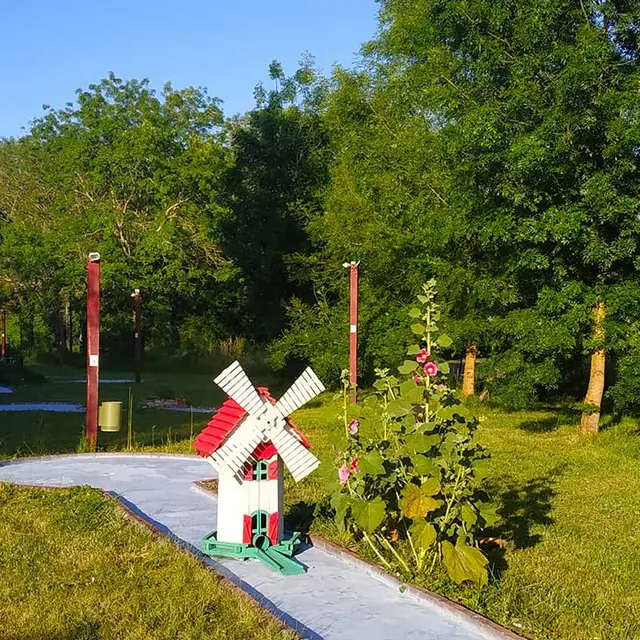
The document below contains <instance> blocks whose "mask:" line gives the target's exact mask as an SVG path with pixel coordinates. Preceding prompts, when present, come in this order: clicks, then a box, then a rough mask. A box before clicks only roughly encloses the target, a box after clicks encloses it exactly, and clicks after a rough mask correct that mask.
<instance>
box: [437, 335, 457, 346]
mask: <svg viewBox="0 0 640 640" xmlns="http://www.w3.org/2000/svg"><path fill="white" fill-rule="evenodd" d="M452 344H453V340H452V339H451V338H450V337H449V336H448V335H447V334H446V333H443V334H441V335H440V336H439V337H438V345H439V346H441V347H442V348H443V349H448V348H449V347H450V346H451V345H452Z"/></svg>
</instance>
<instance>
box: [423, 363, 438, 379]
mask: <svg viewBox="0 0 640 640" xmlns="http://www.w3.org/2000/svg"><path fill="white" fill-rule="evenodd" d="M423 371H424V372H425V373H426V374H427V375H428V376H435V375H436V374H437V373H438V365H437V364H436V363H435V362H427V364H425V365H424V369H423Z"/></svg>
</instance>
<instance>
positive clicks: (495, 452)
mask: <svg viewBox="0 0 640 640" xmlns="http://www.w3.org/2000/svg"><path fill="white" fill-rule="evenodd" d="M477 411H478V414H480V415H482V414H484V416H485V420H484V421H483V422H482V425H481V427H480V429H479V439H480V441H481V442H482V443H483V444H485V445H486V446H487V448H488V449H489V451H490V452H491V454H492V456H493V457H492V463H491V475H490V477H489V478H488V479H487V487H488V489H489V491H490V493H491V495H492V496H493V497H494V499H495V501H496V502H497V503H498V504H499V507H500V508H499V512H500V513H501V514H502V516H503V522H502V524H501V525H500V527H499V528H498V529H497V530H496V531H494V532H493V534H494V535H496V536H500V537H503V538H504V539H506V540H507V541H508V545H507V548H506V549H505V550H504V551H500V550H499V549H497V550H495V551H494V552H493V553H492V554H491V559H492V579H491V582H490V585H489V586H488V587H487V588H484V589H480V590H478V589H476V588H474V587H471V586H466V587H462V588H460V587H456V586H455V585H453V584H452V583H451V582H450V581H448V580H447V579H446V577H444V576H443V575H442V574H441V573H438V572H436V573H434V574H432V575H424V576H421V577H420V578H419V579H418V580H417V582H418V583H419V584H421V585H422V586H425V587H427V588H430V589H432V590H435V591H437V592H439V593H441V594H443V595H446V596H447V597H449V598H452V599H455V600H458V601H459V602H462V603H463V604H465V605H467V606H469V607H471V608H473V609H475V610H477V611H480V612H481V613H483V614H484V615H487V616H488V617H490V618H492V619H493V620H495V621H497V622H499V623H501V624H503V625H505V626H508V627H510V628H512V629H514V630H515V631H517V632H519V633H522V634H524V635H527V636H529V637H531V638H536V639H543V638H544V639H567V640H569V639H570V640H587V639H595V638H599V639H603V640H615V639H619V640H623V639H624V640H629V639H631V638H640V526H639V522H640V499H639V498H638V496H640V435H638V434H637V429H638V425H637V423H636V422H635V421H633V420H630V419H626V420H623V421H622V423H620V424H617V425H615V426H612V427H610V428H608V429H607V430H605V431H603V432H601V433H600V434H599V435H598V436H596V437H594V438H584V437H581V436H580V435H579V433H578V427H577V424H578V419H579V416H578V415H577V414H575V413H572V412H571V411H569V410H567V409H565V408H562V407H557V408H554V407H547V408H544V409H540V410H537V411H522V412H512V413H507V412H504V411H500V410H497V409H489V408H487V407H484V406H482V405H480V406H478V407H477ZM338 413H339V407H338V405H337V404H336V403H333V402H328V403H327V404H325V405H323V406H322V407H317V408H311V409H305V410H302V411H299V412H298V414H296V416H295V417H296V421H297V422H298V423H299V424H300V425H302V426H303V427H304V431H305V433H307V434H308V436H309V438H310V440H311V442H312V443H313V444H314V448H315V451H316V453H319V455H320V456H321V458H322V460H323V464H322V466H321V469H320V471H319V472H318V473H317V474H316V475H314V476H312V477H310V478H308V479H307V480H305V481H304V482H303V483H301V484H299V485H291V486H289V487H288V488H287V493H286V494H285V495H286V498H287V502H288V507H289V511H290V514H291V516H292V517H293V520H294V522H295V523H296V524H298V525H304V524H305V523H306V524H307V525H309V527H310V530H311V532H316V533H318V534H321V535H323V536H325V537H327V538H329V539H332V540H333V541H334V542H337V543H339V544H343V545H346V546H349V547H352V548H353V549H354V550H356V551H357V552H358V553H360V554H362V555H364V556H366V557H368V559H369V560H371V561H375V557H371V556H370V553H369V550H368V548H367V547H366V546H364V545H358V544H357V543H354V542H353V541H352V540H350V539H349V538H348V537H345V535H344V534H340V533H339V532H338V531H337V529H336V528H335V527H334V526H333V525H332V523H331V522H330V521H328V520H326V519H323V518H322V517H315V518H313V516H312V506H313V505H314V504H316V503H322V502H326V499H327V493H326V490H325V489H324V486H323V482H322V477H323V474H324V473H336V471H335V469H332V468H331V459H332V453H331V447H330V446H329V444H328V440H327V436H328V434H329V433H330V432H331V430H334V429H340V428H341V426H340V423H339V420H338V417H337V416H338Z"/></svg>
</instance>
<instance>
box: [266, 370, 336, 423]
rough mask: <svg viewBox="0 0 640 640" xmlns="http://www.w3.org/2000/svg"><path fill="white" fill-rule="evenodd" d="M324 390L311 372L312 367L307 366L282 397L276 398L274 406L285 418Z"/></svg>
mask: <svg viewBox="0 0 640 640" xmlns="http://www.w3.org/2000/svg"><path fill="white" fill-rule="evenodd" d="M324 390H325V388H324V385H323V384H322V382H320V380H319V378H318V376H317V375H316V374H315V373H314V372H313V369H311V367H307V368H306V369H305V370H304V371H303V372H302V374H301V375H300V377H299V378H298V379H297V380H296V381H295V382H294V383H293V384H292V385H291V386H290V387H289V389H288V390H287V392H286V393H285V394H284V395H283V396H282V398H280V400H278V403H277V404H276V408H277V409H278V411H279V412H280V414H281V415H282V416H283V417H285V418H286V417H287V416H289V415H291V414H292V413H293V412H294V411H296V410H297V409H299V408H300V407H302V406H303V405H305V404H307V402H309V401H310V400H313V398H315V397H316V396H317V395H320V394H321V393H322V392H323V391H324Z"/></svg>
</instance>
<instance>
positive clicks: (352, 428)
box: [349, 420, 360, 436]
mask: <svg viewBox="0 0 640 640" xmlns="http://www.w3.org/2000/svg"><path fill="white" fill-rule="evenodd" d="M359 428H360V423H359V422H358V421H357V420H352V421H351V422H350V423H349V433H350V434H351V435H352V436H355V435H356V433H358V429H359Z"/></svg>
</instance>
